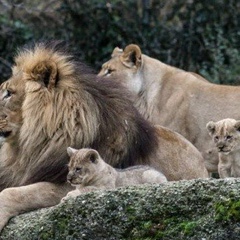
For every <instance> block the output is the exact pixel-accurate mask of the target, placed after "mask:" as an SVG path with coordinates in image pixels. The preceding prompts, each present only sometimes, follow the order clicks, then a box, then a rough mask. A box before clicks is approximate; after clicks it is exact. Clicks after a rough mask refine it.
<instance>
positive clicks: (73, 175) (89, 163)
mask: <svg viewBox="0 0 240 240" xmlns="http://www.w3.org/2000/svg"><path fill="white" fill-rule="evenodd" d="M67 151H68V154H69V156H70V162H69V164H68V169H69V173H68V175H67V181H68V182H69V183H70V184H71V185H73V186H75V185H83V186H84V185H88V184H90V182H91V181H93V178H94V176H95V173H97V172H98V167H97V165H98V157H99V155H98V153H97V152H96V151H95V150H93V149H85V148H83V149H80V150H76V149H73V148H70V147H69V148H68V149H67Z"/></svg>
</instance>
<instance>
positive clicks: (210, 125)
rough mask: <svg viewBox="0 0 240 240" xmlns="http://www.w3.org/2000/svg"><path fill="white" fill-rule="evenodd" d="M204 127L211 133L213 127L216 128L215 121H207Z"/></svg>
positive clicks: (213, 130)
mask: <svg viewBox="0 0 240 240" xmlns="http://www.w3.org/2000/svg"><path fill="white" fill-rule="evenodd" d="M206 128H207V130H208V132H209V134H210V135H212V134H213V133H214V132H215V128H216V126H215V123H214V122H213V121H210V122H208V123H207V125H206Z"/></svg>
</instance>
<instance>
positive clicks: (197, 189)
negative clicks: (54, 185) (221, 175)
mask: <svg viewBox="0 0 240 240" xmlns="http://www.w3.org/2000/svg"><path fill="white" fill-rule="evenodd" d="M239 189H240V180H238V179H225V180H221V179H220V180H219V179H209V180H191V181H179V182H169V183H166V184H162V185H151V186H150V185H142V186H138V187H127V188H121V189H117V190H112V191H98V192H94V193H88V194H84V195H81V196H79V197H77V198H76V199H70V200H68V201H67V202H66V203H62V204H59V205H57V206H55V207H51V208H46V209H41V210H38V211H33V212H30V213H26V214H22V215H20V216H17V217H15V218H13V219H12V220H11V221H10V222H9V224H8V225H7V226H6V227H5V228H4V230H3V232H2V234H1V239H9V240H15V239H16V240H19V239H21V240H24V239H26V240H32V239H47V240H51V239H57V240H61V239H69V240H70V239H86V240H92V239H97V240H101V239H108V240H111V239H112V240H115V239H131V240H132V239H137V240H140V239H166V240H171V239H174V240H181V239H184V240H187V239H197V240H198V239H199V240H210V239H211V240H212V239H216V240H226V239H228V240H231V239H240V222H239V220H240V191H239Z"/></svg>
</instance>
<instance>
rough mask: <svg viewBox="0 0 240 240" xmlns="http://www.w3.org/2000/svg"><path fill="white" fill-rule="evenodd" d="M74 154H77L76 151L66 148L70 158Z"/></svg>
mask: <svg viewBox="0 0 240 240" xmlns="http://www.w3.org/2000/svg"><path fill="white" fill-rule="evenodd" d="M75 152H77V149H75V148H71V147H68V148H67V153H68V156H69V157H71V156H72V155H73V154H74V153H75Z"/></svg>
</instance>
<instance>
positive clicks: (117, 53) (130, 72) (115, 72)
mask: <svg viewBox="0 0 240 240" xmlns="http://www.w3.org/2000/svg"><path fill="white" fill-rule="evenodd" d="M141 64H142V58H141V50H140V48H139V47H138V46H137V45H134V44H130V45H128V46H127V47H126V48H125V49H124V50H122V49H120V48H118V47H116V48H115V49H114V50H113V52H112V58H111V59H110V60H109V61H107V62H106V63H104V64H103V65H102V68H101V70H100V72H99V74H98V75H99V76H102V77H110V76H111V78H113V79H115V80H116V81H118V82H121V84H122V85H123V86H125V87H126V88H127V89H128V90H130V91H131V92H133V93H137V94H138V93H139V92H140V90H141V87H142V77H141V75H140V72H139V69H140V68H141Z"/></svg>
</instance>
